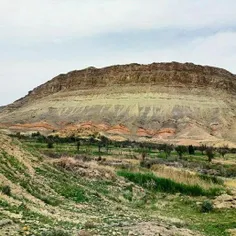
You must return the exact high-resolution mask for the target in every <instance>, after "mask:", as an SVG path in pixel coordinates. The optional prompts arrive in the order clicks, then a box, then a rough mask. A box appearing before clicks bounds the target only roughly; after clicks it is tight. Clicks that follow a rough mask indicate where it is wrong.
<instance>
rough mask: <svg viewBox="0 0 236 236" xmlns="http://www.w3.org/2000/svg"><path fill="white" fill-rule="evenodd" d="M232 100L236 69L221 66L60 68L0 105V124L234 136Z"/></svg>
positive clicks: (141, 134)
mask: <svg viewBox="0 0 236 236" xmlns="http://www.w3.org/2000/svg"><path fill="white" fill-rule="evenodd" d="M235 100H236V75H234V74H232V73H230V72H228V71H226V70H224V69H220V68H215V67H210V66H199V65H194V64H192V63H184V64H182V63H177V62H171V63H152V64H150V65H140V64H129V65H116V66H110V67H105V68H101V69H97V68H94V67H89V68H86V69H84V70H75V71H72V72H69V73H67V74H61V75H58V76H56V77H55V78H53V79H52V80H50V81H48V82H47V83H45V84H43V85H41V86H39V87H37V88H35V89H33V90H32V91H31V92H29V94H28V95H27V96H26V97H24V98H22V99H20V100H18V101H16V102H14V103H13V104H11V105H8V106H6V107H4V108H3V109H1V110H0V128H1V127H2V128H3V129H7V128H9V129H10V130H13V131H21V130H22V131H27V132H28V131H30V132H31V131H40V132H41V131H42V132H43V131H45V132H46V131H47V132H48V133H50V132H52V131H53V130H54V131H58V133H59V134H60V135H80V134H81V133H82V134H91V133H93V132H95V133H98V132H105V133H106V134H108V135H110V136H112V135H115V136H119V137H118V138H119V139H124V138H129V139H132V138H134V139H136V138H140V139H143V138H148V140H149V141H150V138H151V139H152V140H153V141H155V142H159V141H163V140H164V141H170V142H172V143H173V142H176V143H183V142H184V143H199V144H200V143H202V142H204V143H207V142H214V143H218V142H222V141H224V140H226V141H230V142H234V143H236V138H235V137H236V135H235V134H236V103H235ZM115 136H114V137H115ZM116 138H117V137H116ZM189 140H190V141H189Z"/></svg>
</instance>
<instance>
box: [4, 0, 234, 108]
mask: <svg viewBox="0 0 236 236" xmlns="http://www.w3.org/2000/svg"><path fill="white" fill-rule="evenodd" d="M235 12H236V1H233V0H224V1H221V0H198V1H196V0H145V1H144V0H142V1H141V0H86V1H81V0H11V1H9V0H0V30H1V34H0V106H1V105H5V104H8V103H10V102H13V101H14V100H16V99H18V98H20V97H22V96H24V95H26V94H27V92H28V91H29V90H31V89H33V88H34V87H36V86H38V85H40V84H42V83H44V82H46V81H47V80H50V79H51V78H52V77H54V76H56V75H58V74H60V73H65V72H68V71H70V70H75V69H82V68H84V67H88V66H96V67H103V66H108V65H112V64H125V63H133V62H136V63H145V64H146V63H152V62H163V61H165V62H166V61H180V62H193V63H196V64H203V65H212V66H218V67H223V68H225V69H227V70H229V71H231V72H232V73H236V64H235V62H236V14H235Z"/></svg>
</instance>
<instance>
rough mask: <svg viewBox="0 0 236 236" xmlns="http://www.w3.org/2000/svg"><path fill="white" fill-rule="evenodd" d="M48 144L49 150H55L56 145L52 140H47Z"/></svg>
mask: <svg viewBox="0 0 236 236" xmlns="http://www.w3.org/2000/svg"><path fill="white" fill-rule="evenodd" d="M47 144H48V148H50V149H51V148H53V147H54V143H53V141H52V140H50V139H49V140H47Z"/></svg>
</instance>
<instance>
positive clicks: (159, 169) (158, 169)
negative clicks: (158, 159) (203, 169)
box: [151, 164, 220, 189]
mask: <svg viewBox="0 0 236 236" xmlns="http://www.w3.org/2000/svg"><path fill="white" fill-rule="evenodd" d="M151 170H152V171H153V172H154V173H155V174H156V175H157V176H158V177H162V178H166V179H171V180H173V181H175V182H177V183H184V184H187V185H199V186H200V187H202V188H204V189H210V188H214V187H220V186H218V185H217V184H215V183H213V182H211V181H209V180H208V181H206V180H204V179H201V178H200V177H199V176H198V175H197V174H196V173H194V172H191V171H188V170H183V169H177V168H175V167H169V166H164V165H158V164H156V165H153V166H152V167H151Z"/></svg>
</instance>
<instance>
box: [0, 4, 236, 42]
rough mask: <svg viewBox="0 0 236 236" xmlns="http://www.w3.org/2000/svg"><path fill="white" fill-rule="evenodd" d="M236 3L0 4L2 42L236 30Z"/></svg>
mask: <svg viewBox="0 0 236 236" xmlns="http://www.w3.org/2000/svg"><path fill="white" fill-rule="evenodd" d="M235 10H236V1H233V0H225V1H216V0H207V1H206V0H198V1H195V0H145V1H144V0H99V1H98V0H86V1H78V0H66V1H64V0H11V1H9V0H1V1H0V27H1V28H2V29H1V31H2V32H4V33H3V34H1V36H0V38H5V39H9V38H11V37H18V40H20V39H25V40H27V42H29V41H30V40H34V41H41V40H43V41H48V40H57V39H58V38H64V37H65V38H70V37H82V36H90V35H94V34H98V33H105V32H111V31H113V32H119V31H123V30H130V29H158V28H166V27H170V28H172V27H174V28H176V27H178V28H193V29H195V28H207V27H215V28H218V27H223V26H228V25H230V26H234V25H235V22H236V14H235Z"/></svg>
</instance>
